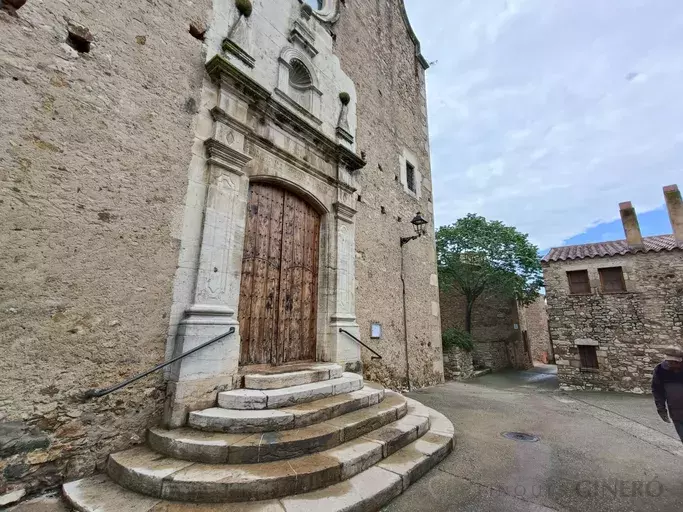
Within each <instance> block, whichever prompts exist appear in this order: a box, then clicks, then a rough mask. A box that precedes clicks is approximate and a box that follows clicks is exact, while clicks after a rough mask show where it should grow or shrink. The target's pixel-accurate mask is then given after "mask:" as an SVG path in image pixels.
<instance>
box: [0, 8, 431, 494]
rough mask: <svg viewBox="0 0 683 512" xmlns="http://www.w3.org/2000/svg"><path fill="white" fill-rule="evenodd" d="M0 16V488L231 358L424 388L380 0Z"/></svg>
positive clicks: (98, 441) (415, 89)
mask: <svg viewBox="0 0 683 512" xmlns="http://www.w3.org/2000/svg"><path fill="white" fill-rule="evenodd" d="M245 6H248V9H247V8H246V7H245ZM0 32H2V33H3V36H2V37H0V81H1V82H2V91H3V92H2V95H3V100H4V101H3V103H4V104H5V105H6V107H5V110H4V112H3V127H2V131H1V132H0V147H1V148H2V151H0V189H1V190H2V193H1V196H0V214H1V215H2V218H3V220H4V222H3V227H2V231H0V237H1V238H0V240H1V242H0V245H1V246H2V247H3V251H2V252H1V254H0V267H1V268H2V270H3V272H2V274H3V277H2V280H1V281H0V328H1V334H0V339H1V340H2V346H3V352H4V357H3V358H2V361H1V362H0V446H1V447H2V448H0V495H1V494H2V493H3V492H6V491H8V490H13V489H22V490H25V491H26V492H27V493H28V494H31V493H35V492H39V491H41V490H43V489H46V488H52V487H55V486H56V485H58V484H59V483H61V482H62V481H64V480H65V479H73V478H76V477H78V476H83V475H86V474H89V473H92V472H94V471H96V470H97V469H101V467H102V464H103V461H104V460H105V458H106V456H107V454H108V453H110V452H112V451H116V450H120V449H123V448H125V447H127V446H129V445H131V444H135V443H137V442H140V441H141V436H143V434H144V429H145V427H148V426H150V425H154V424H157V423H159V422H163V423H164V424H166V425H167V426H178V425H182V424H183V423H184V421H185V419H186V417H187V413H188V411H191V410H195V409H198V408H202V407H206V406H207V404H210V403H212V402H215V400H216V393H217V392H218V391H222V390H226V389H230V388H232V387H236V386H238V385H239V380H240V378H239V374H240V372H241V371H243V370H244V368H245V367H263V366H269V365H273V364H276V365H280V364H289V363H297V362H301V361H326V362H336V363H341V364H343V365H344V367H345V368H346V369H347V370H350V371H355V372H363V373H364V375H365V377H366V378H367V379H369V380H375V381H379V382H381V383H382V384H385V385H387V386H391V387H398V388H404V387H408V386H410V387H417V386H425V385H431V384H436V383H439V382H442V381H443V363H442V353H441V340H440V318H439V297H438V287H437V278H436V263H435V247H434V237H433V227H434V226H433V215H432V212H433V208H432V191H431V174H430V163H429V143H428V127H427V112H426V96H425V70H426V68H427V63H426V62H425V60H424V58H423V57H422V55H421V54H420V47H419V43H418V41H417V38H416V37H415V35H414V33H413V31H412V29H411V27H410V24H409V22H408V19H407V16H406V13H405V8H404V6H403V3H402V1H400V0H392V1H390V2H370V1H368V0H364V1H358V2H353V3H349V2H346V3H345V2H341V1H339V0H324V1H323V2H315V3H314V5H313V6H312V7H311V6H309V5H308V4H307V3H301V2H299V1H298V0H278V1H266V0H254V1H253V2H239V1H238V2H235V1H234V0H222V1H220V2H212V1H210V0H199V1H196V2H193V3H180V4H177V5H175V4H174V5H173V6H171V5H168V4H166V3H163V2H161V3H150V2H131V1H123V2H118V3H116V4H101V3H100V2H92V1H85V2H81V3H80V4H79V8H78V9H72V8H69V7H68V6H67V5H65V4H62V3H57V4H47V3H41V4H39V3H34V2H31V1H29V2H28V3H27V4H26V5H25V6H24V7H22V8H21V9H19V10H18V11H16V12H8V11H0ZM417 212H421V213H422V214H423V215H424V216H425V217H426V218H427V220H428V221H429V227H428V229H427V234H426V235H425V236H422V237H420V238H418V239H416V240H414V241H411V242H410V243H408V244H406V245H404V246H402V245H401V244H400V243H399V241H400V239H401V237H406V236H411V235H413V234H414V233H413V226H412V225H411V223H410V220H411V219H412V218H413V217H414V216H415V215H416V213H417ZM404 283H405V301H404V300H403V296H402V289H403V286H404ZM404 304H405V311H406V314H405V316H404ZM232 329H234V331H233V333H232V334H231V335H229V336H226V337H224V338H222V339H221V340H219V341H217V342H216V343H215V344H213V345H211V346H210V347H208V348H206V349H205V350H203V351H201V352H198V353H197V355H196V356H192V357H190V358H186V359H183V360H181V361H179V362H178V363H175V364H174V365H173V366H171V367H169V368H167V370H166V372H165V373H164V375H163V376H162V375H161V374H159V375H157V376H152V377H148V378H146V379H145V380H142V381H140V382H139V383H137V384H135V385H133V386H131V387H129V388H125V389H123V390H121V391H119V392H117V393H115V394H112V395H109V396H107V397H105V398H102V399H91V400H87V399H84V398H83V393H84V391H86V390H87V389H90V388H101V387H104V386H106V385H110V384H114V383H116V382H118V381H120V380H122V379H123V378H125V377H128V376H130V375H133V374H136V373H138V372H141V371H143V370H145V369H147V368H149V367H151V366H153V365H155V364H157V363H159V362H160V361H162V360H164V358H166V359H168V358H170V357H172V356H176V355H179V354H181V353H183V352H186V351H187V350H190V349H192V348H195V347H197V346H198V345H200V344H202V343H204V342H206V341H208V340H210V339H212V338H213V337H216V336H219V335H222V334H225V333H226V332H228V331H229V330H232ZM371 334H372V336H371ZM352 336H355V337H356V338H359V339H361V340H362V341H363V342H364V343H366V344H367V345H369V346H370V347H371V348H372V349H373V350H375V351H376V352H377V353H379V354H380V355H381V356H382V359H381V360H374V359H372V358H371V355H372V354H371V353H370V352H369V351H367V350H366V349H365V348H362V347H361V346H360V345H359V344H358V343H357V342H356V341H355V340H354V339H353V337H352Z"/></svg>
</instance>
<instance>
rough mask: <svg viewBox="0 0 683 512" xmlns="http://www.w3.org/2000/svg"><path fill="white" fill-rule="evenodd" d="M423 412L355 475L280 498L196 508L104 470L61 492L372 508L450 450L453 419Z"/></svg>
mask: <svg viewBox="0 0 683 512" xmlns="http://www.w3.org/2000/svg"><path fill="white" fill-rule="evenodd" d="M409 403H410V406H411V409H413V410H415V409H418V407H417V405H415V404H413V403H412V401H410V400H409ZM419 412H423V411H419ZM427 412H428V415H429V421H430V429H429V431H428V432H427V433H426V434H425V435H424V436H422V437H420V438H419V439H416V440H415V441H413V442H411V443H409V444H408V445H406V446H404V447H402V448H401V449H399V450H398V451H396V452H395V453H394V454H392V455H390V456H389V457H387V458H385V459H384V460H383V461H381V462H379V463H378V464H377V465H376V466H373V467H369V468H366V469H363V470H361V471H360V472H357V473H356V474H355V476H351V477H350V478H348V479H347V480H344V481H342V482H340V483H336V484H333V485H330V486H329V487H326V488H324V489H319V490H315V491H311V492H308V493H302V494H298V495H296V496H289V497H285V498H282V499H279V500H275V499H273V500H266V501H255V502H251V503H219V504H214V505H211V506H207V508H201V509H200V508H198V505H197V504H195V503H181V502H171V501H166V500H163V499H160V498H152V497H149V496H144V495H141V494H138V493H135V492H132V491H129V490H127V489H124V488H122V487H121V486H119V485H117V484H116V483H114V482H113V481H112V480H111V479H109V478H108V477H107V476H106V475H96V476H93V477H88V478H84V479H82V480H77V481H75V482H70V483H68V484H65V485H64V496H65V499H66V500H67V501H68V502H69V504H70V505H71V506H73V507H74V508H75V509H76V510H78V511H80V512H121V511H127V512H152V511H155V512H156V511H160V510H173V512H197V511H198V510H205V511H206V512H208V511H209V510H210V511H211V512H309V511H311V510H324V511H325V512H342V511H343V512H375V511H377V510H379V509H380V508H381V507H383V506H384V505H386V504H388V503H389V502H390V501H391V500H392V499H394V498H395V497H396V496H398V495H399V494H401V493H402V492H403V491H405V490H406V489H407V487H408V486H409V485H411V484H412V483H414V482H415V480H416V479H418V478H420V476H422V475H424V474H425V473H426V472H427V471H428V470H429V469H431V468H433V467H434V466H435V465H436V464H438V463H439V462H440V461H441V460H442V459H443V458H445V457H446V456H447V455H448V453H449V452H450V451H451V450H452V448H453V435H454V430H453V425H452V424H451V422H450V421H449V420H448V419H447V418H445V417H444V416H443V415H441V414H439V413H438V412H436V411H434V410H431V409H428V410H427Z"/></svg>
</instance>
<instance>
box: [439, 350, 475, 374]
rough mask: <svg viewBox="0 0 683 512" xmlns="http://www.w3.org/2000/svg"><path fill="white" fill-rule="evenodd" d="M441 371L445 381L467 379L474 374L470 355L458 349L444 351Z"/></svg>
mask: <svg viewBox="0 0 683 512" xmlns="http://www.w3.org/2000/svg"><path fill="white" fill-rule="evenodd" d="M443 371H444V376H445V377H446V380H464V379H469V378H470V377H472V375H473V374H474V364H473V363H472V353H471V352H467V351H466V350H463V349H461V348H458V347H451V348H448V349H444V351H443Z"/></svg>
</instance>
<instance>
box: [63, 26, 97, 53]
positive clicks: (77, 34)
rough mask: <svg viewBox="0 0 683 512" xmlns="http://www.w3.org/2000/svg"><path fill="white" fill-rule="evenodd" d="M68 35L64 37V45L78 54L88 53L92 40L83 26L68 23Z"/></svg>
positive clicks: (88, 31)
mask: <svg viewBox="0 0 683 512" xmlns="http://www.w3.org/2000/svg"><path fill="white" fill-rule="evenodd" d="M68 34H69V35H68V36H67V37H66V44H68V45H69V46H71V48H73V49H74V50H76V51H77V52H79V53H90V44H91V43H92V42H93V39H94V38H93V36H92V34H91V33H90V30H88V29H87V28H86V27H84V26H83V25H79V24H77V23H73V22H70V23H69V26H68Z"/></svg>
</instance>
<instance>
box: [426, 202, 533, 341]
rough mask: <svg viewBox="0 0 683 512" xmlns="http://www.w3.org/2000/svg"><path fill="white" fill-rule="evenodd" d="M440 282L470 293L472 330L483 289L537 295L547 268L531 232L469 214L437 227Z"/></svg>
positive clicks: (527, 297)
mask: <svg viewBox="0 0 683 512" xmlns="http://www.w3.org/2000/svg"><path fill="white" fill-rule="evenodd" d="M436 249H437V255H438V256H437V259H438V270H439V283H440V286H441V288H442V289H443V290H449V289H455V290H457V291H459V292H460V293H462V295H463V296H464V298H465V331H467V332H468V333H471V332H472V310H473V308H474V304H475V302H476V300H477V299H478V298H479V297H480V296H481V295H482V294H483V293H496V294H499V295H501V296H504V297H509V298H511V299H516V300H517V301H519V302H520V303H521V304H523V305H527V304H530V303H531V302H533V301H534V300H535V299H536V297H538V292H539V289H540V288H541V287H542V286H543V271H542V270H541V262H540V259H539V257H538V247H536V246H535V245H534V244H532V243H531V242H529V238H528V235H525V234H523V233H520V232H519V231H517V229H515V228H514V227H510V226H506V225H505V224H503V223H502V222H499V221H488V220H486V219H485V218H484V217H481V216H478V215H475V214H472V213H470V214H468V215H467V216H466V217H463V218H462V219H459V220H458V221H456V222H455V223H454V224H451V225H449V226H442V227H440V228H439V229H438V230H437V232H436Z"/></svg>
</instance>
